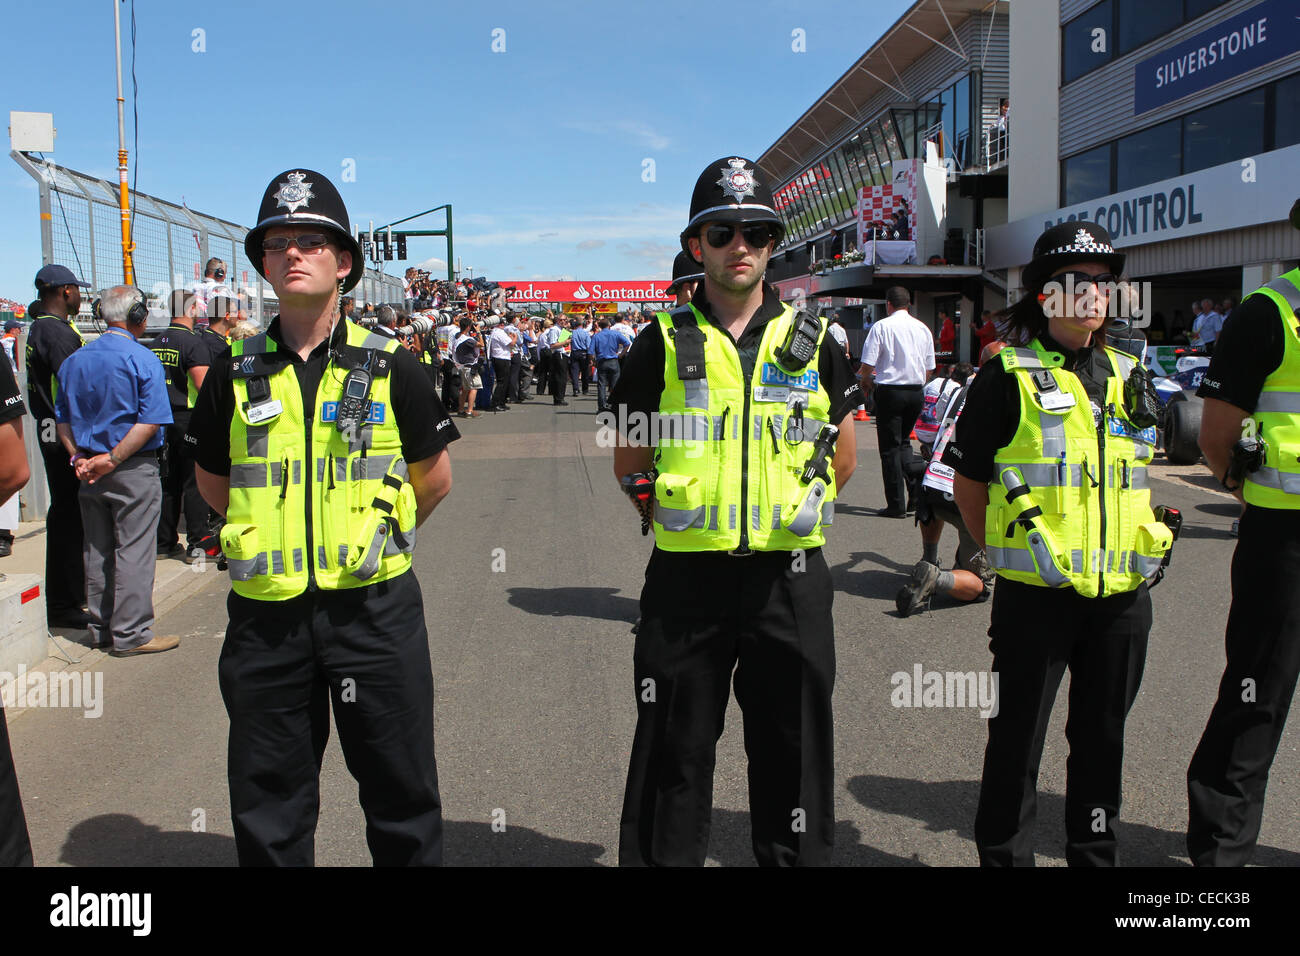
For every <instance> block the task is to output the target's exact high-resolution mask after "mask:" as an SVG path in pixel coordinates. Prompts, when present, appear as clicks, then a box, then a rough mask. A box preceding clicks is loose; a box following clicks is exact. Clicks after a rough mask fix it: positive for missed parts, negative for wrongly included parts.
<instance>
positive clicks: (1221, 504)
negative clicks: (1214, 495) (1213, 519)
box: [1196, 501, 1241, 518]
mask: <svg viewBox="0 0 1300 956" xmlns="http://www.w3.org/2000/svg"><path fill="white" fill-rule="evenodd" d="M1196 510H1197V511H1203V512H1205V513H1206V514H1207V515H1221V516H1222V517H1224V518H1237V517H1240V516H1241V505H1240V504H1239V503H1238V502H1236V501H1207V502H1205V503H1204V504H1199V505H1197V506H1196Z"/></svg>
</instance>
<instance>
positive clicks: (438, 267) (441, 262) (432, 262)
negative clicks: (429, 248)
mask: <svg viewBox="0 0 1300 956" xmlns="http://www.w3.org/2000/svg"><path fill="white" fill-rule="evenodd" d="M415 268H417V269H423V270H424V271H425V272H446V271H447V260H446V259H438V258H430V259H425V260H424V261H423V262H417V263H416V264H415Z"/></svg>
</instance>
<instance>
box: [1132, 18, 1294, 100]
mask: <svg viewBox="0 0 1300 956" xmlns="http://www.w3.org/2000/svg"><path fill="white" fill-rule="evenodd" d="M1298 12H1300V8H1298V7H1297V5H1296V2H1295V0H1266V2H1264V3H1261V4H1258V5H1257V6H1254V7H1251V8H1250V9H1249V10H1247V11H1245V12H1244V13H1239V14H1237V16H1235V17H1231V18H1229V19H1227V20H1224V21H1223V22H1222V23H1217V24H1215V25H1214V26H1212V27H1210V28H1209V29H1208V30H1203V31H1201V32H1200V33H1198V34H1196V36H1194V37H1191V38H1190V39H1187V40H1184V41H1183V42H1182V43H1179V44H1177V45H1175V46H1172V47H1170V48H1169V49H1167V50H1162V51H1161V52H1159V53H1157V54H1156V55H1155V56H1149V57H1147V58H1146V59H1145V60H1143V61H1142V62H1141V63H1139V64H1138V65H1137V66H1136V67H1135V68H1134V71H1133V115H1134V116H1137V115H1139V114H1141V113H1145V112H1147V110H1153V109H1155V108H1156V107H1157V106H1164V105H1165V104H1166V103H1172V102H1173V101H1174V100H1177V99H1182V98H1183V97H1184V96H1188V95H1190V94H1192V93H1199V92H1200V91H1201V90H1205V89H1209V88H1210V87H1211V86H1214V85H1215V84H1216V83H1222V82H1223V81H1224V80H1228V79H1231V78H1232V77H1234V76H1239V75H1240V74H1242V73H1245V72H1246V71H1247V70H1253V69H1255V68H1256V67H1260V66H1263V65H1264V64H1266V63H1272V62H1273V61H1274V60H1279V59H1281V58H1282V57H1284V56H1288V55H1289V54H1292V53H1294V52H1295V51H1296V50H1297V49H1300V16H1297V15H1296V14H1297V13H1298Z"/></svg>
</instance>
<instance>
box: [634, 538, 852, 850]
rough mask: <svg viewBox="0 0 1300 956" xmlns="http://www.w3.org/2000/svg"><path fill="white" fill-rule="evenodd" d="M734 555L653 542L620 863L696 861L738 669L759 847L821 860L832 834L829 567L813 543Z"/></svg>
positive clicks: (637, 657)
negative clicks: (669, 548) (801, 551)
mask: <svg viewBox="0 0 1300 956" xmlns="http://www.w3.org/2000/svg"><path fill="white" fill-rule="evenodd" d="M804 560H805V561H806V568H801V567H800V565H799V563H798V562H797V560H796V558H795V556H792V555H791V554H790V553H789V552H771V553H767V554H759V555H755V556H752V557H745V558H733V557H729V556H727V555H725V554H720V553H718V552H706V553H700V554H668V553H667V552H663V551H660V550H658V549H656V550H655V551H654V552H653V554H652V555H651V558H650V564H649V566H648V567H647V569H646V583H645V589H644V590H643V591H642V593H641V626H640V629H639V631H638V633H637V637H636V648H635V652H634V654H633V691H634V693H635V695H636V701H637V724H636V736H635V738H634V740H633V742H632V756H631V761H630V766H629V768H628V776H627V790H626V793H625V796H624V800H623V815H622V821H621V827H620V834H619V865H621V866H647V865H648V866H699V865H702V864H703V863H704V858H705V854H706V852H707V850H708V845H709V822H710V813H711V811H712V808H713V769H714V752H715V747H716V744H717V741H718V738H719V737H721V736H722V729H723V717H724V715H725V713H726V709H727V700H728V697H729V696H730V690H731V683H732V675H733V672H734V675H735V687H736V701H737V703H739V704H740V708H741V712H742V713H743V715H744V725H745V753H746V754H747V755H748V758H749V808H750V821H751V826H752V842H753V848H754V856H755V857H756V858H757V860H758V862H759V863H760V864H762V865H779V866H792V865H813V864H821V863H826V862H828V861H829V859H830V855H831V847H832V845H833V843H834V830H835V814H834V810H835V807H834V744H833V718H832V714H831V690H832V687H833V686H834V683H835V638H834V630H833V625H832V621H831V601H832V598H833V596H834V595H833V588H832V586H831V578H830V572H829V570H828V569H827V567H826V561H825V559H824V558H823V557H822V554H821V549H820V548H815V549H812V550H810V551H808V552H807V553H806V554H805V555H804Z"/></svg>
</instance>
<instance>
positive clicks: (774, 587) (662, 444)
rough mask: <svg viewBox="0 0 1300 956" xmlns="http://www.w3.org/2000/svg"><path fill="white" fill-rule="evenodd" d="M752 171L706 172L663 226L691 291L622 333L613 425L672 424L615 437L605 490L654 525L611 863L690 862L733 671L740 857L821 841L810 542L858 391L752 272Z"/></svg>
mask: <svg viewBox="0 0 1300 956" xmlns="http://www.w3.org/2000/svg"><path fill="white" fill-rule="evenodd" d="M765 179H766V177H764V176H763V175H762V174H761V173H758V172H756V171H755V169H754V164H753V163H752V162H751V161H750V160H747V159H743V158H740V157H727V158H723V159H720V160H717V161H716V162H713V163H710V164H709V165H708V166H707V167H705V169H704V172H703V173H702V174H701V176H700V178H699V181H698V182H697V183H696V186H695V191H694V194H693V195H692V197H691V207H690V213H691V218H690V221H689V222H688V223H687V225H686V228H685V229H684V230H683V231H682V234H681V242H682V249H683V251H685V252H687V253H688V254H689V255H690V256H691V258H692V259H694V260H695V261H696V262H697V263H701V266H700V269H701V271H702V272H703V273H704V278H703V280H702V288H699V289H697V290H696V292H695V295H694V297H693V298H692V299H691V302H690V303H689V304H688V305H684V306H682V307H679V308H677V309H674V310H673V311H672V312H671V313H667V312H661V313H659V314H658V316H657V321H656V322H655V323H654V324H652V325H651V326H650V327H649V328H647V329H646V330H645V331H644V332H642V333H641V335H639V336H638V337H637V339H636V341H635V343H634V344H633V345H632V348H631V350H630V351H629V353H628V356H627V364H626V369H625V371H624V373H623V375H622V376H621V377H620V378H619V380H618V384H617V385H616V386H615V387H614V390H613V394H612V398H611V404H612V405H613V406H614V408H615V412H616V415H615V417H616V418H617V420H619V421H620V422H628V423H634V422H638V421H651V422H653V421H656V420H658V421H667V422H679V423H681V424H682V428H681V429H680V430H677V429H676V427H675V426H674V427H673V428H672V430H671V433H670V434H663V435H651V436H650V440H651V442H652V443H653V444H654V445H655V447H653V448H651V447H642V446H641V445H638V444H633V443H632V441H635V439H632V441H625V442H624V443H623V444H621V445H620V447H616V448H615V450H614V472H615V474H616V475H617V476H618V478H619V480H620V483H621V484H624V483H626V484H627V485H629V486H630V487H631V488H633V489H634V490H635V489H636V488H637V487H641V488H653V492H652V502H653V505H652V507H651V508H649V509H648V510H646V511H643V512H642V519H643V521H646V522H648V525H650V526H653V529H654V535H655V550H654V552H653V553H652V555H651V558H650V563H649V566H648V567H647V568H646V582H645V588H644V589H643V590H642V592H641V605H640V606H641V623H640V626H639V628H638V630H637V637H636V649H635V652H634V656H633V672H634V688H635V694H636V701H637V727H636V737H635V739H634V741H633V743H632V755H631V760H630V766H629V769H628V779H627V790H626V794H625V797H624V802H623V813H622V822H621V832H620V836H619V863H620V864H621V865H625V866H638V865H660V866H668V865H700V864H702V863H703V862H704V858H705V854H706V852H707V850H708V842H709V815H710V811H711V808H712V795H713V766H714V747H715V744H716V742H717V740H718V737H719V736H720V735H721V733H722V718H723V714H724V712H725V711H726V707H727V700H728V698H729V696H730V690H731V680H732V672H733V671H734V672H735V681H736V700H737V701H738V702H739V703H740V706H741V709H742V711H743V713H744V719H745V749H746V752H747V753H748V755H749V800H750V812H751V818H752V825H753V848H754V855H755V857H756V858H757V859H758V862H759V863H760V864H763V865H795V864H802V865H810V864H818V863H825V862H828V860H829V858H830V852H831V847H832V843H833V840H834V827H835V821H834V749H833V734H832V723H833V718H832V713H831V687H832V685H833V683H834V679H835V647H834V633H833V625H832V619H831V601H832V597H833V593H832V591H833V589H832V584H831V577H830V571H829V570H828V568H827V566H826V560H825V558H824V557H823V556H822V553H821V545H822V543H823V541H824V533H823V528H824V526H825V525H826V524H829V522H830V518H831V516H832V513H833V499H834V498H835V494H836V490H837V488H842V487H843V486H844V483H845V482H847V481H848V479H849V476H850V475H852V473H853V469H854V466H855V464H856V458H857V455H856V445H855V441H854V435H853V429H852V425H851V419H852V411H853V407H854V406H855V405H857V404H858V403H859V402H860V401H861V399H860V397H859V390H858V386H857V383H856V382H855V381H854V378H853V373H852V372H851V371H850V370H849V367H848V362H847V361H846V360H845V357H844V353H843V352H842V351H841V350H840V349H839V348H837V347H836V346H835V343H834V342H833V341H829V342H828V341H826V338H825V326H824V324H823V323H822V322H821V321H820V320H818V319H816V318H815V317H813V316H811V315H808V314H806V313H798V314H797V313H796V312H795V311H794V310H793V309H791V308H790V307H788V306H785V305H784V304H783V303H782V302H781V300H780V298H779V297H778V295H777V292H776V290H775V289H774V288H773V287H772V286H770V285H768V284H766V283H764V282H763V273H764V271H765V270H766V268H767V263H768V259H769V257H770V256H771V254H772V251H773V250H774V249H775V248H776V245H777V244H778V243H780V241H781V239H782V236H783V234H784V229H783V226H782V223H781V220H780V218H779V217H778V216H777V214H776V212H775V210H774V208H773V205H772V194H771V190H770V188H769V187H768V185H767V183H766V182H765V181H764V180H765ZM656 416H661V417H656ZM834 426H838V428H839V432H838V441H836V432H835V427H834ZM629 432H632V428H629ZM633 434H634V432H633ZM652 466H653V467H654V470H653V471H652ZM805 469H807V471H810V472H813V473H815V477H807V476H805V474H804V472H805ZM643 527H646V525H643ZM737 664H739V666H737Z"/></svg>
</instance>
